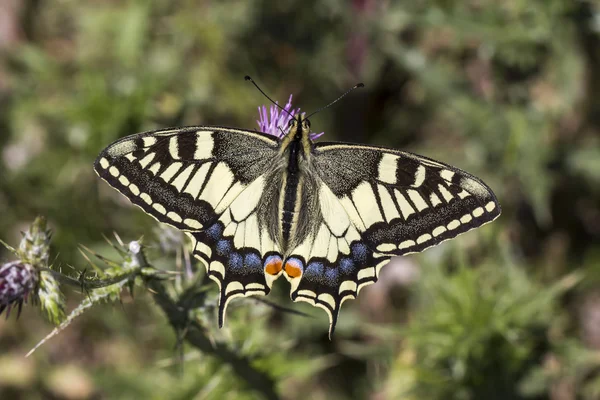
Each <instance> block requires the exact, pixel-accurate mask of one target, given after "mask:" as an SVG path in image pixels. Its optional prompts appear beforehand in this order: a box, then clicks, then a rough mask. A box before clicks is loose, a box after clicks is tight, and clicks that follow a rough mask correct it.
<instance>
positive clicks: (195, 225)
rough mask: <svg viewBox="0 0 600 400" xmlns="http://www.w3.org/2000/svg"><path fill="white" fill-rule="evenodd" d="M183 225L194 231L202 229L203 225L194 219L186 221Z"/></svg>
mask: <svg viewBox="0 0 600 400" xmlns="http://www.w3.org/2000/svg"><path fill="white" fill-rule="evenodd" d="M183 223H184V224H186V225H187V226H189V227H190V228H193V229H202V224H201V223H200V222H199V221H197V220H195V219H192V218H186V219H184V220H183Z"/></svg>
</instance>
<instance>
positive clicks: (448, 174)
mask: <svg viewBox="0 0 600 400" xmlns="http://www.w3.org/2000/svg"><path fill="white" fill-rule="evenodd" d="M440 176H441V177H442V179H444V180H446V181H448V182H452V177H453V176H454V172H452V171H450V170H449V169H443V170H442V171H440Z"/></svg>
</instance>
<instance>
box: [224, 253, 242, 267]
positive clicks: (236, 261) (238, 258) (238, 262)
mask: <svg viewBox="0 0 600 400" xmlns="http://www.w3.org/2000/svg"><path fill="white" fill-rule="evenodd" d="M227 264H228V266H229V268H231V269H233V270H239V269H241V268H242V266H243V259H242V255H241V254H240V253H231V256H229V261H228V262H227Z"/></svg>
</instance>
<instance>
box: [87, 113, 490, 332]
mask: <svg viewBox="0 0 600 400" xmlns="http://www.w3.org/2000/svg"><path fill="white" fill-rule="evenodd" d="M288 114H289V118H288V119H286V122H288V120H289V124H288V126H287V127H284V128H285V134H284V135H282V137H277V136H274V135H272V134H267V133H260V132H255V131H251V130H243V129H234V128H226V127H216V126H192V127H184V128H174V129H165V130H157V131H151V132H144V133H139V134H135V135H132V136H128V137H125V138H122V139H120V140H118V141H116V142H114V143H113V144H111V145H110V146H108V147H107V148H106V149H104V150H103V151H102V153H101V154H100V155H99V156H98V159H97V160H96V162H95V164H94V169H95V170H96V172H97V173H98V175H99V176H100V177H101V178H102V179H104V180H105V181H106V182H108V184H110V185H111V186H112V187H114V188H115V189H117V190H118V191H119V192H121V193H122V194H123V195H125V196H126V197H127V198H128V199H129V200H130V201H131V202H132V203H133V204H135V205H137V206H139V207H140V208H142V209H143V210H144V211H145V212H146V213H148V214H150V215H151V216H153V217H154V218H155V219H157V220H158V221H160V222H163V223H166V224H168V225H171V226H174V227H175V228H178V229H180V230H182V231H184V232H185V233H186V234H187V235H188V236H189V237H190V239H191V240H192V244H193V253H194V255H195V256H196V257H197V258H198V259H200V260H201V261H202V262H203V263H204V264H205V265H206V268H207V273H208V275H209V277H210V278H212V279H213V280H214V281H215V282H217V284H218V286H219V291H220V298H219V315H218V319H219V326H222V325H223V322H224V320H225V310H226V308H227V305H228V303H229V301H230V300H231V299H233V298H235V297H243V296H253V295H266V294H268V293H269V291H270V290H271V286H272V285H273V282H274V281H275V280H276V279H277V278H279V277H280V276H284V277H285V278H286V279H287V280H288V281H289V282H290V284H291V298H292V299H293V300H294V301H305V302H308V303H310V304H312V305H313V306H317V307H320V308H323V309H324V310H325V311H326V312H327V314H328V316H329V320H330V335H331V334H332V333H333V331H334V329H335V325H336V321H337V318H338V313H339V311H340V307H341V305H342V303H343V302H344V301H345V300H347V299H354V298H356V296H357V295H358V292H359V291H360V289H361V288H362V287H364V286H365V285H370V284H372V283H374V282H375V281H377V278H378V276H379V272H380V270H381V268H382V267H383V266H384V265H385V264H387V263H388V262H389V260H390V257H392V256H401V255H405V254H410V253H416V252H420V251H423V250H425V249H427V248H429V247H431V246H435V245H437V244H439V243H441V242H443V241H445V240H448V239H451V238H453V237H455V236H457V235H459V234H461V233H464V232H467V231H469V230H471V229H474V228H477V227H479V226H481V225H483V224H485V223H488V222H490V221H492V220H494V219H495V218H497V217H498V216H499V215H500V205H499V204H498V201H497V199H496V197H495V195H494V193H493V192H492V191H491V190H490V188H489V187H488V186H487V185H486V184H485V183H483V182H482V181H481V180H480V179H478V178H477V177H475V176H473V175H471V174H469V173H467V172H465V171H462V170H460V169H458V168H455V167H452V166H450V165H447V164H444V163H442V162H439V161H435V160H432V159H429V158H426V157H422V156H418V155H416V154H412V153H408V152H404V151H400V150H395V149H390V148H385V147H376V146H366V145H360V144H351V143H338V142H319V143H314V142H313V140H312V139H311V137H314V136H311V134H310V122H309V120H308V119H307V118H305V117H304V115H303V114H299V113H298V114H296V115H295V116H293V112H292V113H288Z"/></svg>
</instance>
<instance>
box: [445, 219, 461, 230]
mask: <svg viewBox="0 0 600 400" xmlns="http://www.w3.org/2000/svg"><path fill="white" fill-rule="evenodd" d="M447 226H448V229H449V230H453V229H456V228H458V227H459V226H460V221H459V220H457V219H454V220H452V221H450V223H448V225H447Z"/></svg>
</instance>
